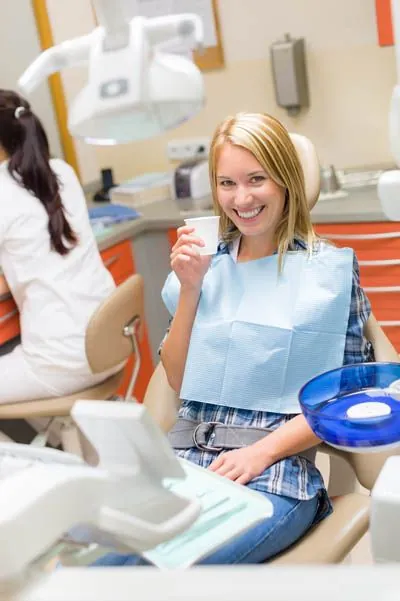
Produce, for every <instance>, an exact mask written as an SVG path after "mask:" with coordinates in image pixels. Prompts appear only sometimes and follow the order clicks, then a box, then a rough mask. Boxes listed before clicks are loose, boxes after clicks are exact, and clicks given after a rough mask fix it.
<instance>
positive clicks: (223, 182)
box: [219, 179, 234, 188]
mask: <svg viewBox="0 0 400 601" xmlns="http://www.w3.org/2000/svg"><path fill="white" fill-rule="evenodd" d="M219 185H220V186H222V188H228V187H229V186H233V185H234V183H233V181H232V180H230V179H223V180H221V181H220V182H219Z"/></svg>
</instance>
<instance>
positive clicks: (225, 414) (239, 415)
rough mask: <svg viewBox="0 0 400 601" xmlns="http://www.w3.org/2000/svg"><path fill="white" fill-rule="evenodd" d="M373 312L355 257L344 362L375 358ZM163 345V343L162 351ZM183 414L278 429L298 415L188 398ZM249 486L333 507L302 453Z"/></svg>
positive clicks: (200, 457)
mask: <svg viewBox="0 0 400 601" xmlns="http://www.w3.org/2000/svg"><path fill="white" fill-rule="evenodd" d="M305 248H306V246H305V244H304V243H303V242H300V241H296V242H295V243H294V245H293V246H292V248H291V250H304V249H305ZM228 252H230V249H229V247H228V246H227V245H222V244H221V245H220V247H219V250H218V254H225V253H228ZM316 252H318V251H316ZM370 312H371V307H370V303H369V301H368V299H367V297H366V296H365V293H364V291H363V290H362V288H361V287H360V276H359V269H358V262H357V259H356V257H355V256H354V262H353V285H352V291H351V302H350V314H349V321H348V325H347V333H346V342H345V350H344V358H343V364H344V365H346V364H349V363H361V362H364V361H372V360H373V350H372V346H371V344H370V343H368V342H367V341H366V340H365V338H364V336H363V328H364V323H365V322H366V321H367V319H368V317H369V315H370ZM167 335H168V331H167V333H166V336H167ZM164 340H165V338H164ZM161 347H162V343H161V345H160V350H161ZM179 416H180V417H185V418H188V419H193V420H197V421H200V422H203V421H204V422H220V423H221V422H222V423H224V424H230V425H235V426H250V427H251V426H257V427H261V428H269V429H276V428H278V427H279V426H281V425H282V424H284V423H285V422H286V421H288V420H289V419H291V418H292V417H294V415H283V414H277V413H271V412H268V411H249V410H245V409H234V408H231V407H225V406H219V405H211V404H206V403H198V402H194V401H186V400H183V401H182V405H181V408H180V411H179ZM175 452H176V454H177V455H178V456H179V457H183V458H185V459H188V460H189V461H193V462H194V463H196V464H197V465H201V466H203V467H208V466H209V465H210V463H211V462H212V461H214V459H215V458H216V457H217V456H218V452H213V451H203V450H200V449H197V448H196V447H192V448H190V449H185V450H176V451H175ZM249 486H250V487H251V488H253V489H255V490H258V491H260V492H268V493H273V494H277V495H283V496H287V497H292V498H295V499H299V500H307V499H311V498H313V497H315V496H316V495H319V496H320V498H321V503H320V517H323V515H326V514H327V513H328V512H329V510H330V504H329V499H328V497H327V494H326V491H325V486H324V481H323V478H322V475H321V473H320V472H319V470H318V469H317V468H316V467H315V465H314V464H312V463H311V462H310V461H308V460H307V459H305V458H304V457H300V456H298V455H295V456H292V457H286V458H285V459H282V460H281V461H278V462H277V463H275V464H274V465H272V466H271V467H269V468H268V469H266V470H265V471H264V472H263V473H262V474H261V475H260V476H258V477H257V478H255V479H254V480H252V481H251V482H250V483H249Z"/></svg>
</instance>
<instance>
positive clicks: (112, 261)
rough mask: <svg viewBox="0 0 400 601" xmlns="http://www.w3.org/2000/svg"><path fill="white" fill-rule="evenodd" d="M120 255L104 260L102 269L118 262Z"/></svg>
mask: <svg viewBox="0 0 400 601" xmlns="http://www.w3.org/2000/svg"><path fill="white" fill-rule="evenodd" d="M120 256H121V255H114V256H113V257H110V258H109V259H106V260H105V261H104V267H107V268H108V267H111V265H114V263H116V262H117V261H118V259H119V258H120Z"/></svg>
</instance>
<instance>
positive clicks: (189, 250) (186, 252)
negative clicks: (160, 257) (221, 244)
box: [170, 245, 200, 264]
mask: <svg viewBox="0 0 400 601" xmlns="http://www.w3.org/2000/svg"><path fill="white" fill-rule="evenodd" d="M180 256H186V257H190V258H192V259H195V260H197V261H199V260H200V255H199V251H198V250H197V249H196V248H193V247H192V246H189V245H185V246H181V247H180V248H178V249H176V250H174V251H173V252H172V253H171V257H170V258H171V264H172V262H173V261H175V260H176V259H177V258H178V257H180Z"/></svg>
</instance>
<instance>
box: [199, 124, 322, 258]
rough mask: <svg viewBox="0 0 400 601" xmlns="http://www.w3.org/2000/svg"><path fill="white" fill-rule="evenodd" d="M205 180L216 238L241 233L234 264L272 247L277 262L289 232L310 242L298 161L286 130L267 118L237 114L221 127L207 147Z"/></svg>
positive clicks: (231, 238) (230, 238)
mask: <svg viewBox="0 0 400 601" xmlns="http://www.w3.org/2000/svg"><path fill="white" fill-rule="evenodd" d="M266 148H268V152H266V150H265V149H266ZM283 156H285V158H286V160H285V161H283V160H282V157H283ZM210 178H211V186H212V189H213V199H214V209H215V211H216V213H217V214H219V215H220V216H221V236H222V239H223V240H224V241H225V242H226V243H230V242H233V241H234V240H236V239H238V238H239V236H240V235H241V234H242V239H241V243H240V252H239V255H238V260H239V261H244V260H248V259H256V258H260V257H262V256H266V255H268V254H272V253H273V252H274V251H275V250H276V249H277V250H278V254H279V260H280V263H281V259H282V257H283V255H284V253H285V252H286V251H287V250H288V248H289V243H290V240H293V238H294V235H295V233H296V235H297V236H298V237H300V238H301V239H302V240H304V242H305V243H307V245H308V246H310V245H311V244H312V241H313V239H314V233H313V228H312V225H311V218H310V213H309V208H308V204H307V199H306V195H305V187H304V175H303V172H302V168H301V164H300V161H299V157H298V156H297V153H296V149H295V147H294V145H293V142H292V140H291V139H290V136H289V134H288V132H287V131H286V129H285V128H284V127H283V126H282V124H281V123H280V122H279V121H277V120H276V119H274V118H273V117H271V116H270V115H265V116H264V117H263V119H262V120H261V119H259V121H257V115H256V114H252V113H243V114H239V115H237V116H236V117H234V118H228V119H226V120H225V121H224V122H223V123H222V124H221V126H220V127H219V129H218V132H217V134H216V135H215V136H214V139H213V143H212V146H211V151H210Z"/></svg>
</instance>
